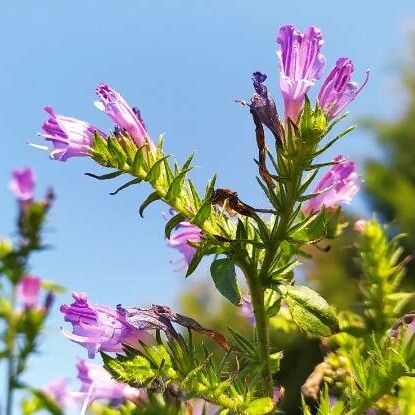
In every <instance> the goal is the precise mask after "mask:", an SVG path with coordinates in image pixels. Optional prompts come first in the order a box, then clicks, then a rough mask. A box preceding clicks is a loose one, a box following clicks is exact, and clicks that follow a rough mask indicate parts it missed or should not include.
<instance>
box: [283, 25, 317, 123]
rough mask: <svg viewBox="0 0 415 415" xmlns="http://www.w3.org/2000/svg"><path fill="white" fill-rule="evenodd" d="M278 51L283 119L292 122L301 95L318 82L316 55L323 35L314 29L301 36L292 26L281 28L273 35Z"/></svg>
mask: <svg viewBox="0 0 415 415" xmlns="http://www.w3.org/2000/svg"><path fill="white" fill-rule="evenodd" d="M277 42H278V44H279V45H280V47H281V49H280V50H279V51H278V56H279V59H280V77H281V78H280V87H281V91H282V96H283V99H284V104H285V117H286V118H290V119H291V120H292V121H294V122H296V121H297V119H298V116H299V115H300V113H301V110H302V107H303V104H304V96H305V94H306V93H307V91H308V89H309V88H310V86H312V85H314V83H315V81H316V80H317V79H320V76H321V73H322V70H323V67H324V63H325V60H324V56H323V55H322V54H321V53H320V48H321V46H322V45H323V43H324V41H323V36H322V34H321V31H320V29H318V28H317V27H314V26H311V27H309V28H308V29H307V30H306V31H305V32H304V34H303V33H300V32H298V31H297V30H296V29H295V28H294V26H291V25H287V26H283V27H281V29H280V30H279V33H278V36H277Z"/></svg>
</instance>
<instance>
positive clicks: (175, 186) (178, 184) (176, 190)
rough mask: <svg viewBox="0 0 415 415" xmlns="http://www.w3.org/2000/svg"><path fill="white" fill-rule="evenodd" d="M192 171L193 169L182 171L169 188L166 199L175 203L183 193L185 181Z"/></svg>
mask: <svg viewBox="0 0 415 415" xmlns="http://www.w3.org/2000/svg"><path fill="white" fill-rule="evenodd" d="M190 170H191V168H187V169H184V170H182V171H181V172H180V173H179V174H178V175H177V176H176V177H175V178H174V179H173V181H172V182H171V184H170V186H169V190H168V191H167V193H166V196H165V199H166V200H171V201H174V200H175V199H176V198H177V197H178V196H179V195H180V192H181V191H182V188H183V185H184V180H185V178H186V174H187V173H188V172H189V171H190Z"/></svg>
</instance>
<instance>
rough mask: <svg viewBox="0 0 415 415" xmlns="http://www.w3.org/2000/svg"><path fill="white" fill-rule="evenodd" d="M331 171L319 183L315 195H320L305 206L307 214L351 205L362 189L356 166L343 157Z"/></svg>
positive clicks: (338, 159) (338, 157)
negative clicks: (343, 204)
mask: <svg viewBox="0 0 415 415" xmlns="http://www.w3.org/2000/svg"><path fill="white" fill-rule="evenodd" d="M334 162H336V164H334V165H333V166H332V167H331V168H330V170H329V171H328V172H327V173H326V174H325V175H324V176H323V177H322V178H321V180H320V181H319V182H318V184H317V186H316V188H315V189H314V191H313V193H320V194H318V195H317V196H314V197H313V198H312V199H309V200H308V201H307V202H306V203H305V204H304V206H303V211H304V213H306V214H312V213H314V212H318V211H319V210H321V209H323V208H336V207H338V206H339V205H340V203H350V202H351V200H352V199H353V196H354V195H355V194H356V193H357V192H358V191H359V189H360V178H359V177H358V175H357V173H356V166H355V163H354V162H353V161H349V160H347V159H346V158H344V157H343V156H337V157H336V158H335V159H334Z"/></svg>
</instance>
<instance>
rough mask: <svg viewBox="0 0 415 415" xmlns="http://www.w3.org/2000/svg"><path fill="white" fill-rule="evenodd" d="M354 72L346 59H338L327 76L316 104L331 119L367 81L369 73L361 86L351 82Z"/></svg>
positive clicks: (351, 99) (350, 63)
mask: <svg viewBox="0 0 415 415" xmlns="http://www.w3.org/2000/svg"><path fill="white" fill-rule="evenodd" d="M353 71H354V66H353V63H352V61H351V60H350V59H348V58H340V59H338V60H337V62H336V66H335V67H334V68H333V69H332V71H331V72H330V73H329V75H328V76H327V78H326V80H325V81H324V84H323V85H322V87H321V89H320V92H319V94H318V103H319V105H320V107H321V108H322V110H323V112H324V113H325V114H326V116H327V118H329V119H331V118H334V117H335V116H336V115H338V114H339V113H340V112H341V111H342V110H343V108H344V107H345V106H346V105H347V104H349V103H350V102H351V101H353V99H354V98H355V97H356V96H357V94H358V93H359V92H360V91H361V90H362V88H363V87H364V86H365V85H366V83H367V81H368V79H369V72H367V74H366V79H365V81H364V82H363V84H362V86H360V87H359V85H358V84H357V83H356V82H353V81H352V80H351V78H352V74H353Z"/></svg>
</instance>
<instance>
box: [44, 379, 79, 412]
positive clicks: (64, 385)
mask: <svg viewBox="0 0 415 415" xmlns="http://www.w3.org/2000/svg"><path fill="white" fill-rule="evenodd" d="M42 392H43V393H44V394H45V395H47V396H48V397H49V398H50V399H52V400H53V401H55V402H56V404H57V405H58V406H59V407H60V408H62V409H65V408H66V407H68V406H69V405H70V404H71V403H72V399H73V396H72V392H71V391H70V389H69V382H68V380H67V379H61V378H59V379H55V380H54V381H52V382H51V383H49V384H48V385H46V386H44V387H43V388H42Z"/></svg>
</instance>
